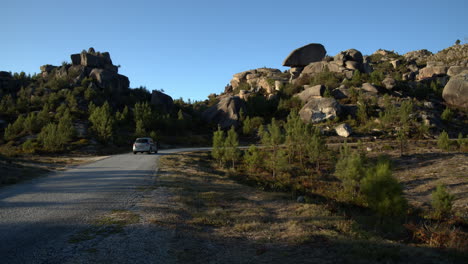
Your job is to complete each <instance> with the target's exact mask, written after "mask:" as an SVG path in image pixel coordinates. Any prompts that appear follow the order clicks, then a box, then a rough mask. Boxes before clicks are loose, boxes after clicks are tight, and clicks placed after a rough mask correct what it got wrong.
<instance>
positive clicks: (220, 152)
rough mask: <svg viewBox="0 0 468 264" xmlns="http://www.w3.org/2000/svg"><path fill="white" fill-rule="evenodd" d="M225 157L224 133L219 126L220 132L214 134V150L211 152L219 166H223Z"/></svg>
mask: <svg viewBox="0 0 468 264" xmlns="http://www.w3.org/2000/svg"><path fill="white" fill-rule="evenodd" d="M224 155H225V146H224V131H223V130H221V127H219V126H218V130H217V131H215V132H214V133H213V149H212V150H211V156H212V157H213V158H214V159H215V160H216V161H217V162H218V164H219V166H221V165H222V162H223V159H224Z"/></svg>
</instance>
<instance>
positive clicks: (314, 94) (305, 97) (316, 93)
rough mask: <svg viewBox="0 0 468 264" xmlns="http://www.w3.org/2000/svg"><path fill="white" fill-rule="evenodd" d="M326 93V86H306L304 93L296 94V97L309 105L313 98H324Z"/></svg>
mask: <svg viewBox="0 0 468 264" xmlns="http://www.w3.org/2000/svg"><path fill="white" fill-rule="evenodd" d="M324 92H325V86H324V85H321V84H319V85H315V86H309V85H304V91H302V92H300V93H298V94H296V95H295V96H296V97H298V98H299V99H300V100H301V101H302V102H303V103H307V102H309V101H310V100H311V99H313V98H320V97H322V96H323V93H324Z"/></svg>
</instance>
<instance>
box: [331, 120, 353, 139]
mask: <svg viewBox="0 0 468 264" xmlns="http://www.w3.org/2000/svg"><path fill="white" fill-rule="evenodd" d="M335 132H336V134H337V135H338V136H340V137H349V136H350V135H351V134H352V133H353V130H352V129H351V127H350V126H349V125H348V124H346V123H344V124H341V125H338V126H337V127H335Z"/></svg>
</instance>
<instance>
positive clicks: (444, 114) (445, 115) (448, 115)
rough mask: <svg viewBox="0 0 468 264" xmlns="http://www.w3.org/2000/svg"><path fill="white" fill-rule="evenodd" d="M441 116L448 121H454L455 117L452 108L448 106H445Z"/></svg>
mask: <svg viewBox="0 0 468 264" xmlns="http://www.w3.org/2000/svg"><path fill="white" fill-rule="evenodd" d="M440 118H442V120H444V121H447V122H450V121H452V118H453V112H452V110H451V109H450V108H448V107H447V108H445V110H444V111H443V112H442V114H441V115H440Z"/></svg>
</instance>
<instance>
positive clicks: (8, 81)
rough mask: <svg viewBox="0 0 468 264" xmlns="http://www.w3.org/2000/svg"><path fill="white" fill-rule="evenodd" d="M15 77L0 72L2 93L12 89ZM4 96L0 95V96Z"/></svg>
mask: <svg viewBox="0 0 468 264" xmlns="http://www.w3.org/2000/svg"><path fill="white" fill-rule="evenodd" d="M13 82H14V80H13V76H11V73H9V72H6V71H0V92H1V91H6V90H10V88H11V87H12V86H13ZM1 95H2V94H1V93H0V96H1Z"/></svg>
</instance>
